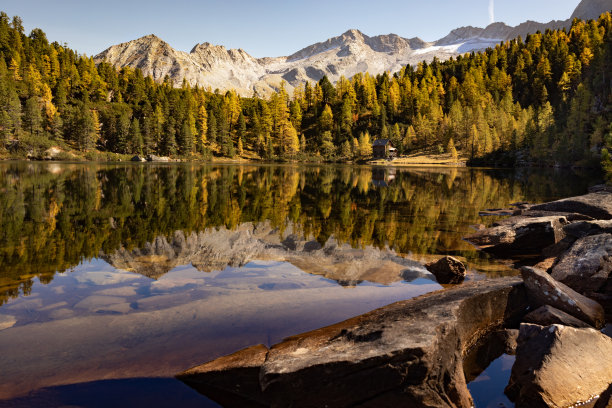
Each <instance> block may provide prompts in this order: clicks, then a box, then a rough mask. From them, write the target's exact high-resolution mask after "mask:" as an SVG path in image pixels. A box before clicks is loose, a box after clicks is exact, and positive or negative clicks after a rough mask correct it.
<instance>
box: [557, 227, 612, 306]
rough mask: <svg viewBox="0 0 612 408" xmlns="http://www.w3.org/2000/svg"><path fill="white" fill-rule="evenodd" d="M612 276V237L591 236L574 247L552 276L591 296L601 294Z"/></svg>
mask: <svg viewBox="0 0 612 408" xmlns="http://www.w3.org/2000/svg"><path fill="white" fill-rule="evenodd" d="M611 273H612V234H600V235H590V236H586V237H583V238H580V239H579V240H577V241H576V242H574V244H573V245H572V246H571V248H570V249H569V251H567V252H566V253H565V254H564V255H563V256H561V258H560V259H559V261H558V262H557V264H556V265H555V266H554V267H553V268H552V272H551V275H552V277H553V278H555V279H556V280H558V281H559V282H563V283H564V284H566V285H567V286H569V287H570V288H572V289H574V290H575V291H577V292H579V293H582V294H584V295H587V296H590V295H591V294H592V293H595V292H599V291H600V290H601V289H602V288H603V287H604V286H605V285H606V283H607V281H608V279H609V277H610V274H611Z"/></svg>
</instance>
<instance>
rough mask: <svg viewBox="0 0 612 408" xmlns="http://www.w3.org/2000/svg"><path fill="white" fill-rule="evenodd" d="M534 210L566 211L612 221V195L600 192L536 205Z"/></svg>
mask: <svg viewBox="0 0 612 408" xmlns="http://www.w3.org/2000/svg"><path fill="white" fill-rule="evenodd" d="M531 209H532V210H544V211H565V212H572V213H579V214H584V215H588V216H589V217H593V218H594V219H597V220H610V219H612V193H609V192H607V191H600V192H597V193H589V194H585V195H583V196H579V197H570V198H565V199H563V200H558V201H553V202H550V203H545V204H539V205H534V206H533V207H531Z"/></svg>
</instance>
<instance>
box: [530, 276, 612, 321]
mask: <svg viewBox="0 0 612 408" xmlns="http://www.w3.org/2000/svg"><path fill="white" fill-rule="evenodd" d="M521 275H522V276H523V281H524V282H525V288H526V289H527V295H528V296H529V299H530V301H531V302H532V304H534V305H535V306H543V305H550V306H552V307H554V308H557V309H559V310H561V311H563V312H565V313H568V314H570V315H572V316H574V317H575V318H577V319H579V320H583V321H585V322H587V323H589V324H590V325H591V326H593V327H595V328H598V329H599V328H602V327H603V325H604V323H605V317H604V310H603V307H602V306H601V305H600V304H599V303H597V302H595V301H594V300H591V299H589V298H587V297H585V296H583V295H581V294H580V293H578V292H575V291H574V290H573V289H571V288H570V287H568V286H566V285H564V284H563V283H561V282H557V281H556V280H555V279H554V278H553V277H551V276H550V275H549V274H548V273H546V272H544V271H542V270H540V269H537V268H530V267H526V266H525V267H523V268H521Z"/></svg>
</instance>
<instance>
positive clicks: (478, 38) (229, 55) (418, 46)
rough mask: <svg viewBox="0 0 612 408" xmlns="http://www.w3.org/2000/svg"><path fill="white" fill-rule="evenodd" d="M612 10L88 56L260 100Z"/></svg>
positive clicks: (606, 1) (138, 46)
mask: <svg viewBox="0 0 612 408" xmlns="http://www.w3.org/2000/svg"><path fill="white" fill-rule="evenodd" d="M609 10H612V0H583V1H582V2H581V3H580V4H579V5H578V7H577V8H576V10H575V11H574V13H573V14H572V17H571V19H568V20H565V21H551V22H549V23H538V22H534V21H527V22H525V23H522V24H520V25H519V26H516V27H510V26H508V25H506V24H504V23H493V24H491V25H489V26H487V27H485V28H478V27H471V26H468V27H461V28H457V29H455V30H453V31H451V32H450V33H449V34H448V35H447V36H445V37H444V38H441V39H440V40H438V41H435V42H432V43H428V42H425V41H423V40H421V39H420V38H412V39H408V38H403V37H400V36H398V35H395V34H388V35H379V36H375V37H369V36H367V35H365V34H363V33H361V32H360V31H358V30H349V31H347V32H345V33H344V34H342V35H340V36H337V37H333V38H330V39H328V40H326V41H323V42H319V43H316V44H313V45H311V46H308V47H306V48H304V49H302V50H300V51H297V52H296V53H294V54H292V55H290V56H288V57H276V58H259V59H258V58H254V57H252V56H251V55H249V54H248V53H247V52H245V51H244V50H242V49H237V50H236V49H229V50H228V49H226V48H225V47H223V46H217V45H212V44H209V43H202V44H197V45H196V46H195V47H193V49H192V50H191V52H189V53H186V52H183V51H177V50H175V49H173V48H172V47H171V46H170V45H169V44H167V43H166V42H164V41H162V40H161V39H159V38H157V37H156V36H154V35H148V36H145V37H142V38H139V39H136V40H133V41H130V42H126V43H122V44H118V45H114V46H112V47H110V48H108V49H106V50H105V51H103V52H102V53H100V54H98V55H97V56H96V57H95V60H96V61H97V62H100V61H107V62H109V63H111V64H112V65H114V66H116V67H124V66H130V67H133V68H140V69H141V70H142V71H143V73H144V74H145V75H151V76H152V77H153V78H154V79H155V80H156V81H162V80H163V79H164V78H165V77H166V76H168V77H170V78H171V79H172V80H173V82H174V83H175V84H177V85H179V84H180V83H182V81H183V80H187V81H188V82H189V83H190V84H191V85H196V84H197V85H199V86H202V87H210V88H211V89H220V90H227V89H235V90H236V91H237V92H239V93H240V94H241V95H243V96H251V95H252V94H253V93H257V94H259V95H267V94H269V93H271V92H273V91H274V90H276V89H278V87H279V85H280V83H281V82H282V81H285V82H286V84H287V88H288V90H289V91H290V90H291V89H292V88H293V87H295V86H298V85H300V84H302V83H304V82H305V81H318V80H319V79H321V78H322V77H323V76H324V75H326V76H327V77H328V78H329V79H330V81H332V82H336V81H337V80H338V79H340V77H341V76H344V77H347V78H350V77H351V76H353V75H355V74H357V73H359V72H366V71H367V72H369V73H370V74H373V75H375V74H379V73H382V72H384V71H391V72H393V71H398V70H399V69H400V68H401V67H402V66H405V65H415V64H417V63H419V62H421V61H431V60H432V59H433V58H434V57H437V58H439V59H442V60H444V59H447V58H450V57H452V56H457V55H460V54H463V53H466V52H471V51H478V50H484V49H486V48H488V47H493V46H495V45H496V44H498V43H499V42H501V41H506V40H510V39H513V38H516V37H518V36H521V37H523V38H524V37H526V36H527V35H528V34H530V33H535V32H537V31H542V32H543V31H545V30H546V29H556V28H568V27H569V26H570V25H571V21H572V19H573V18H581V19H590V18H596V17H598V16H599V15H600V14H601V13H603V12H605V11H609Z"/></svg>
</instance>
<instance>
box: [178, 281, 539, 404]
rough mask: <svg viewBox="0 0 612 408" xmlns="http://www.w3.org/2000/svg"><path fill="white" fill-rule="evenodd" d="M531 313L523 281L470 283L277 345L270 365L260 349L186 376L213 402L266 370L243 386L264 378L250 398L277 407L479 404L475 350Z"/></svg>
mask: <svg viewBox="0 0 612 408" xmlns="http://www.w3.org/2000/svg"><path fill="white" fill-rule="evenodd" d="M526 307H527V297H526V294H525V290H524V286H523V284H522V283H521V281H520V279H518V278H505V279H497V280H487V281H479V282H470V283H468V284H465V285H462V286H459V287H454V288H451V289H447V290H442V291H438V292H434V293H431V294H427V295H424V296H421V297H419V298H416V299H411V300H407V301H402V302H397V303H394V304H391V305H389V306H386V307H383V308H380V309H377V310H374V311H372V312H369V313H366V314H364V315H361V316H358V317H355V318H352V319H349V320H346V321H344V322H341V323H338V324H335V325H332V326H328V327H325V328H322V329H319V330H315V331H312V332H308V333H305V334H301V335H298V336H294V337H290V338H288V339H286V340H284V341H283V342H282V343H279V344H277V345H275V346H273V347H272V348H271V349H270V350H269V351H268V352H267V354H266V356H265V361H263V362H261V355H262V354H263V353H261V354H260V353H259V352H257V353H255V355H254V357H253V359H252V360H249V359H248V358H246V360H247V361H244V362H243V363H241V364H239V365H238V366H236V365H235V364H234V363H233V362H234V361H237V360H236V359H235V358H234V359H230V360H219V359H218V360H214V361H212V362H210V363H206V364H204V365H202V366H198V367H195V368H193V369H191V370H188V371H187V372H185V373H182V374H179V375H178V376H177V377H178V378H179V379H181V380H183V381H185V382H186V383H187V384H188V385H191V386H192V387H194V388H195V389H196V390H198V391H200V392H202V393H204V394H206V395H208V396H210V397H214V396H213V395H211V394H210V392H209V387H210V386H215V385H217V386H218V385H219V384H223V382H224V381H227V380H224V379H223V378H241V373H244V371H240V372H239V370H243V369H244V368H245V367H246V368H249V369H251V368H253V367H258V366H259V370H253V371H257V372H256V373H253V374H252V376H253V377H252V378H251V379H250V380H247V379H242V381H244V383H245V385H244V386H242V385H241V386H240V388H241V389H246V388H248V387H249V384H252V383H253V381H259V385H260V389H261V394H258V393H253V394H252V395H250V396H246V397H245V396H244V395H242V397H243V398H244V399H245V400H246V399H248V400H249V401H251V402H253V403H259V404H261V405H264V406H272V407H281V406H291V407H318V406H334V407H347V406H364V407H365V406H368V407H380V406H418V407H471V406H472V400H471V397H470V394H469V391H468V389H467V386H466V384H465V375H464V372H463V357H464V355H465V353H466V351H467V350H468V349H469V348H470V347H471V346H472V345H474V344H476V342H477V341H478V340H479V339H481V338H483V337H484V336H485V335H486V334H488V333H490V332H491V331H492V330H494V329H496V328H498V327H501V326H502V325H503V324H506V323H508V322H510V321H512V322H516V321H517V319H520V318H521V317H522V315H523V314H524V313H525V310H526ZM243 353H244V354H243ZM249 353H251V351H249V349H247V350H244V351H243V352H239V353H238V356H240V359H242V358H243V357H245V356H247V355H248V354H249ZM235 373H238V374H236V375H234V374H235ZM219 377H221V379H220V378H219ZM202 384H206V385H207V386H202ZM218 387H219V388H222V391H223V392H233V390H235V389H236V385H235V384H234V385H231V387H227V386H225V387H220V386H218ZM232 387H233V388H232ZM228 388H230V389H228ZM218 402H220V403H222V405H224V406H239V405H232V402H231V401H229V402H228V400H227V399H223V400H218Z"/></svg>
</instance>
